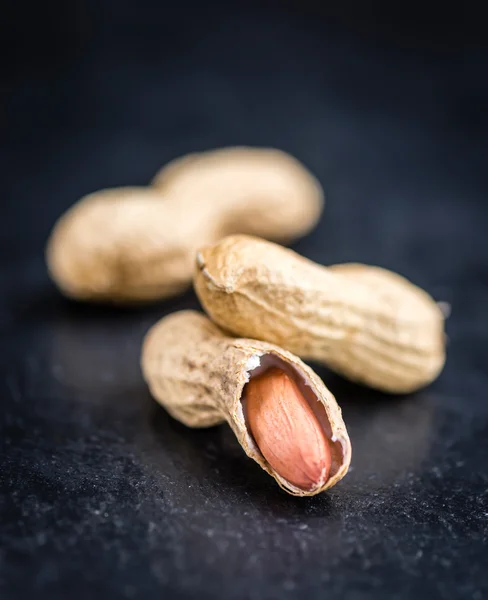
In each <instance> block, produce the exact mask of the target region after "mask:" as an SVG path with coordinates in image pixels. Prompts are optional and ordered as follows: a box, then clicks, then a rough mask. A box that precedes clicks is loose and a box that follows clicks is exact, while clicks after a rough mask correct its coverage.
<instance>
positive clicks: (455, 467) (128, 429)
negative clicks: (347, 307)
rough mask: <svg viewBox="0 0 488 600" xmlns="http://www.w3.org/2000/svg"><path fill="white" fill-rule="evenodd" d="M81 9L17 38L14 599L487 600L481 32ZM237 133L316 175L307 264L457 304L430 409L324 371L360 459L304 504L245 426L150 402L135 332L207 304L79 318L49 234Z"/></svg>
mask: <svg viewBox="0 0 488 600" xmlns="http://www.w3.org/2000/svg"><path fill="white" fill-rule="evenodd" d="M68 4H69V3H68ZM68 4H66V3H64V4H61V3H59V2H57V3H54V4H53V5H51V6H50V7H49V8H48V9H46V10H47V11H48V14H47V16H46V15H45V14H44V13H43V15H44V16H43V20H42V21H41V25H42V27H44V29H42V27H41V29H39V28H38V27H36V24H37V23H36V17H39V18H41V16H42V15H41V14H40V10H39V9H38V10H37V11H34V14H33V15H31V19H30V20H29V19H27V20H24V19H23V18H22V17H23V13H22V9H21V8H16V9H15V10H14V12H11V13H10V21H9V20H8V18H7V21H5V20H4V21H3V26H4V32H3V33H5V34H6V38H5V36H3V39H4V40H5V39H6V40H7V45H9V51H10V57H11V60H10V61H9V62H8V64H7V66H8V68H7V69H6V70H4V71H3V79H2V97H3V100H4V110H3V111H2V114H3V117H2V135H1V136H0V152H1V157H2V160H1V162H2V165H3V166H2V173H3V174H2V216H1V220H0V233H1V241H0V249H1V250H2V252H1V254H0V256H1V258H0V282H1V289H2V294H1V299H0V327H1V330H2V335H1V350H0V370H1V381H0V390H1V391H0V399H1V403H2V410H1V421H0V422H1V434H0V443H1V445H2V449H1V463H2V464H1V468H0V483H1V488H0V490H1V498H0V500H1V502H0V511H1V512H0V518H1V527H0V585H1V594H2V598H4V599H5V600H17V599H23V598H34V597H35V598H38V599H41V600H44V599H46V600H47V599H49V600H55V599H60V598H68V597H69V598H74V599H77V598H106V599H107V598H108V599H112V598H114V599H115V598H145V599H148V600H149V599H152V598H161V597H174V598H199V599H206V598H219V599H220V598H222V599H224V598H225V599H234V598H235V599H240V598H253V599H261V598H263V599H264V598H266V599H268V598H271V599H272V598H284V599H287V598H295V597H301V598H304V597H307V598H313V599H315V598H317V599H319V598H320V599H321V598H330V599H343V598H348V599H349V598H350V599H356V598H366V599H369V598H371V599H373V598H374V599H378V600H381V599H388V600H389V599H391V598H394V597H395V598H401V599H404V598H405V599H406V598H412V597H415V598H449V599H450V598H470V599H472V600H481V599H482V598H485V597H486V596H487V595H488V580H487V574H486V565H487V564H488V551H487V537H488V535H487V524H488V452H487V446H488V441H487V440H488V401H487V395H488V374H487V365H488V360H487V359H488V345H487V343H486V338H487V334H488V319H487V318H486V310H487V308H486V307H487V306H488V260H487V259H488V241H487V238H486V226H487V217H488V208H487V206H486V203H485V201H486V195H487V191H488V186H487V171H486V158H487V156H488V142H487V119H486V106H487V101H488V94H487V91H486V87H485V82H486V77H483V70H482V68H483V65H486V61H487V56H488V55H487V52H486V48H484V47H483V46H482V45H481V42H480V38H479V36H477V35H476V31H477V27H476V23H475V24H474V25H473V29H472V31H471V33H472V35H471V33H470V32H468V34H466V35H464V36H463V35H461V36H460V35H458V31H457V29H456V28H454V29H452V28H451V29H449V28H448V29H446V28H441V29H442V31H441V32H440V33H439V36H438V37H435V35H433V34H432V35H431V33H432V32H431V25H432V24H433V23H434V22H435V18H433V19H432V23H431V22H430V21H427V22H424V23H423V26H422V27H420V26H419V27H416V25H415V19H414V18H412V16H411V15H410V18H409V19H407V25H405V23H404V22H403V21H402V20H401V19H398V18H397V19H396V20H395V22H394V25H393V26H391V27H390V26H387V25H383V26H378V25H377V20H376V18H375V15H374V14H369V13H368V14H367V15H366V16H367V17H368V18H367V19H365V20H364V22H363V21H362V20H361V19H360V18H358V20H356V21H354V20H351V19H350V18H348V16H347V14H346V13H347V11H346V10H344V11H343V12H341V11H338V12H337V13H336V14H333V15H332V17H333V18H331V19H330V20H329V19H328V15H327V14H325V13H323V12H322V11H321V10H319V9H318V8H316V7H314V6H313V5H310V4H307V3H306V4H304V5H301V6H302V7H301V8H299V7H297V6H294V5H293V3H290V2H285V3H284V4H283V5H282V6H281V9H280V12H273V11H272V10H271V9H267V8H261V9H258V8H256V7H254V8H252V9H248V10H246V11H244V10H237V9H235V10H236V12H234V13H232V12H231V9H225V7H220V9H219V11H213V12H212V11H210V9H208V8H205V10H204V9H203V8H201V9H199V12H198V13H197V14H196V16H195V17H194V19H193V20H190V15H191V11H190V9H189V8H188V7H186V6H183V7H182V8H181V10H180V12H178V10H179V9H177V8H173V12H171V13H165V12H164V9H163V8H161V6H160V7H159V8H158V5H157V3H150V2H148V1H146V2H140V3H138V4H137V7H136V5H135V4H134V5H132V4H131V3H127V2H120V3H116V5H113V4H111V3H110V2H100V3H97V4H95V3H86V5H85V4H84V3H80V2H73V4H72V5H71V4H69V6H68ZM32 6H34V4H32ZM115 6H116V7H117V8H114V7H115ZM136 8H137V10H136ZM366 12H367V11H366ZM360 16H363V17H364V16H365V14H364V11H362V12H361V14H360ZM380 16H381V15H380ZM166 17H168V18H166ZM380 20H381V19H380ZM474 21H476V19H474ZM453 23H455V19H454V21H453ZM25 28H27V29H25ZM473 32H474V33H473ZM227 144H256V145H259V144H262V145H272V146H277V147H280V148H283V149H285V150H287V151H290V152H292V153H293V154H295V155H296V156H297V157H299V158H300V159H301V160H303V161H304V162H305V163H306V164H307V165H308V166H309V167H310V168H311V169H312V170H313V171H314V172H315V173H316V174H317V176H318V177H319V178H320V180H321V181H322V183H323V185H324V187H325V189H326V192H327V206H326V210H325V213H324V217H323V218H322V220H321V223H320V225H319V227H318V228H317V229H316V230H315V231H314V232H313V233H312V234H311V235H310V236H308V237H307V238H306V239H303V240H302V241H300V242H298V243H297V244H296V246H295V247H296V249H297V250H298V251H299V252H301V253H303V254H305V255H306V256H309V257H310V258H312V259H314V260H316V261H318V262H321V263H324V264H326V263H331V262H335V261H348V260H359V261H362V262H370V263H376V264H379V265H382V266H385V267H388V268H392V269H395V270H397V271H399V272H401V273H402V274H404V275H406V276H408V277H410V278H411V279H413V280H414V281H415V282H416V283H418V284H420V285H422V286H424V287H425V288H426V289H427V290H429V291H430V292H431V293H432V294H433V295H434V296H435V297H436V298H437V299H439V300H443V301H446V302H449V303H450V304H452V317H451V318H450V319H449V322H448V326H447V329H448V334H449V339H450V344H449V358H448V363H447V367H446V369H445V371H444V373H443V374H442V376H441V378H440V379H439V380H438V381H437V382H436V383H435V384H434V385H432V386H431V387H430V388H429V389H427V390H425V391H423V392H421V393H418V394H414V395H412V396H409V397H405V398H401V399H398V398H391V397H388V396H384V395H381V394H378V393H375V392H372V391H367V390H364V389H362V388H360V387H357V386H354V385H352V384H348V383H346V382H344V381H342V380H341V379H339V378H338V377H336V376H334V375H332V374H330V373H328V372H327V371H325V370H324V369H318V371H319V373H320V374H321V375H322V376H323V378H324V380H325V381H326V383H327V384H328V385H329V386H330V388H331V389H332V390H333V392H334V393H335V394H336V396H337V397H338V399H339V400H340V402H341V404H342V406H343V411H344V416H345V420H346V422H347V425H348V427H349V430H350V434H351V438H352V443H353V463H352V468H351V471H350V474H349V475H348V476H347V478H346V479H345V480H344V481H343V482H342V483H341V484H340V485H338V486H337V487H335V488H334V489H333V490H331V491H330V493H326V494H323V495H321V496H319V497H315V498H311V499H296V498H292V497H288V496H287V495H286V494H285V493H283V492H281V491H280V490H279V488H278V487H277V486H276V485H275V483H274V482H273V480H271V479H270V478H269V477H268V476H267V475H266V474H265V473H264V472H262V471H261V470H260V469H259V467H257V465H255V464H254V463H253V462H251V461H249V460H248V459H247V458H246V457H245V456H244V453H243V452H242V451H241V449H240V447H239V446H238V445H237V443H236V442H235V440H234V439H233V435H232V433H231V432H230V430H228V428H226V427H219V428H214V429H211V430H205V431H203V430H202V431H191V430H189V429H186V428H185V427H184V426H182V425H180V424H179V423H177V422H175V421H174V420H172V419H171V418H170V417H168V415H167V414H166V413H165V412H164V410H163V409H162V408H159V407H158V405H156V403H155V402H154V401H152V400H151V398H150V396H149V394H148V392H147V390H146V388H145V386H144V384H143V382H142V379H141V375H140V371H139V367H138V358H139V348H140V343H141V339H142V337H143V335H144V333H145V331H146V330H147V329H148V328H149V326H150V325H151V324H152V323H153V322H155V321H156V320H157V319H158V318H159V317H160V316H162V315H164V314H166V313H168V312H170V311H172V310H176V309H180V308H188V307H196V306H197V303H196V299H195V297H194V295H193V294H192V293H188V294H187V295H185V296H183V297H182V298H179V299H175V300H171V301H168V302H166V303H161V304H159V305H157V306H154V307H150V308H145V309H141V310H135V311H130V310H125V311H123V310H115V309H114V310H110V309H104V308H94V307H85V306H80V305H77V304H74V303H69V302H67V301H65V300H63V299H61V298H60V296H59V294H58V293H57V291H56V290H55V289H54V287H53V286H52V285H51V284H50V282H49V280H48V278H47V275H46V272H45V267H44V263H43V257H42V249H43V245H44V242H45V239H46V236H47V234H48V232H49V228H50V227H51V225H52V223H53V222H54V220H55V219H56V218H57V217H58V216H59V214H61V212H63V211H64V210H65V209H66V208H67V207H68V206H69V205H70V204H72V203H73V202H74V201H75V200H76V199H77V198H78V197H80V196H81V195H83V194H85V193H87V192H90V191H92V190H94V189H96V188H99V187H106V186H112V185H120V184H130V183H134V184H138V183H145V182H146V181H148V180H149V178H150V177H151V176H152V175H153V174H154V172H155V171H156V169H157V168H158V167H159V166H160V165H161V164H163V163H164V162H165V161H167V160H168V159H170V158H172V157H174V156H177V155H179V154H182V153H184V152H187V151H191V150H198V149H205V148H209V147H213V146H219V145H227Z"/></svg>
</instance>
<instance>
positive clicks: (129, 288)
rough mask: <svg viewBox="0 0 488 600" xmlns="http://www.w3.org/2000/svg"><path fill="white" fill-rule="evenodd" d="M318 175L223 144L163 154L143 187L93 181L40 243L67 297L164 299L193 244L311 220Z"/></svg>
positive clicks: (273, 231) (265, 153)
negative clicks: (167, 159)
mask: <svg viewBox="0 0 488 600" xmlns="http://www.w3.org/2000/svg"><path fill="white" fill-rule="evenodd" d="M322 204H323V194H322V189H321V187H320V184H319V183H318V182H317V180H316V179H315V178H314V177H313V176H312V175H311V174H310V172H309V171H307V170H306V169H305V167H304V166H302V165H301V164H300V163H299V162H298V161H297V160H295V159H294V158H293V157H291V156H290V155H288V154H285V153H284V152H280V151H278V150H272V149H258V148H226V149H225V148H224V149H221V150H216V151H213V152H206V153H201V154H191V155H189V156H186V157H183V158H180V159H177V160H175V161H173V162H171V163H169V164H168V165H167V166H166V167H165V168H163V169H162V170H161V171H160V172H159V173H158V174H157V176H156V178H155V180H154V185H153V187H150V188H144V187H139V188H116V189H112V190H101V191H99V192H95V193H93V194H89V195H88V196H85V197H83V198H82V199H81V200H79V201H78V202H77V203H76V204H75V205H74V206H73V207H72V208H70V209H69V210H68V211H67V212H66V213H65V214H64V215H63V216H62V217H61V218H60V219H59V220H58V222H57V223H56V225H55V227H54V229H53V231H52V233H51V236H50V238H49V241H48V244H47V249H46V261H47V265H48V269H49V272H50V275H51V277H52V279H53V281H54V282H55V283H56V284H57V285H58V287H59V288H60V289H61V290H62V291H63V292H64V293H65V294H66V295H67V296H70V297H72V298H76V299H81V300H98V301H113V302H136V301H149V300H156V299H161V298H166V297H169V296H172V295H174V294H177V293H180V292H182V291H184V290H185V289H186V288H187V287H188V286H189V285H190V282H191V277H192V271H193V261H194V255H195V251H196V249H197V248H198V247H199V246H201V245H205V244H210V243H213V242H215V241H216V240H218V239H219V238H221V237H223V236H225V235H229V234H231V233H238V232H244V233H252V234H254V235H257V236H261V237H265V238H270V239H273V240H279V241H282V242H289V241H291V240H293V239H295V238H297V237H299V236H301V235H304V234H305V233H307V232H308V231H309V230H310V229H311V228H312V227H313V226H314V225H315V223H316V222H317V219H318V218H319V216H320V212H321V209H322Z"/></svg>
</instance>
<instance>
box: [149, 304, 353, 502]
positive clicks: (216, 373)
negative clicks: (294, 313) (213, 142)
mask: <svg viewBox="0 0 488 600" xmlns="http://www.w3.org/2000/svg"><path fill="white" fill-rule="evenodd" d="M141 366H142V372H143V375H144V378H145V380H146V382H147V384H148V385H149V388H150V391H151V393H152V395H153V396H154V398H155V399H156V400H157V402H159V403H160V404H161V405H162V406H164V408H165V409H166V410H167V411H168V412H169V413H170V414H171V415H172V416H173V417H174V418H175V419H177V420H179V421H181V422H182V423H184V424H185V425H187V426H189V427H210V426H213V425H218V424H220V423H223V422H225V421H226V422H227V423H228V424H229V425H230V427H231V428H232V430H233V431H234V433H235V435H236V438H237V440H238V441H239V443H240V445H241V446H242V448H243V449H244V451H245V452H246V454H247V455H248V456H249V457H250V458H252V459H253V460H255V461H256V462H257V463H258V464H259V465H260V466H261V467H262V468H263V469H264V470H265V471H266V472H267V473H269V474H270V475H271V476H272V477H274V479H275V480H276V481H277V482H278V484H279V485H280V486H281V487H282V488H283V489H284V490H285V491H287V492H288V493H290V494H292V495H296V496H311V495H314V494H318V493H319V492H322V491H324V490H326V489H329V488H330V487H332V486H333V485H335V484H336V483H337V482H338V481H339V480H340V479H342V477H344V475H345V474H346V472H347V470H348V467H349V463H350V460H351V444H350V441H349V437H348V434H347V430H346V427H345V425H344V422H343V420H342V415H341V410H340V408H339V406H338V405H337V402H336V400H335V398H334V396H333V395H332V394H331V392H330V391H329V390H328V389H327V388H326V387H325V385H324V384H323V382H322V380H321V379H320V378H319V377H318V376H317V375H316V374H315V373H314V371H313V370H312V369H311V368H310V367H308V366H307V365H305V364H304V363H303V362H302V361H301V360H300V359H299V358H298V357H296V356H294V355H293V354H290V353H289V352H287V351H285V350H283V349H282V348H280V347H278V346H275V345H273V344H269V343H266V342H262V341H256V340H252V339H239V338H233V337H229V336H227V335H225V334H224V333H223V332H222V331H221V330H220V329H219V328H218V327H217V326H216V325H214V324H213V323H212V322H211V321H210V320H209V319H208V318H207V317H205V316H204V315H203V314H201V313H197V312H195V311H181V312H177V313H173V314H171V315H169V316H167V317H165V318H163V319H162V320H161V321H159V322H158V323H157V324H156V325H154V326H153V327H152V329H151V330H150V331H149V332H148V334H147V335H146V338H145V340H144V344H143V349H142V357H141ZM275 372H278V377H279V379H280V382H281V383H278V384H276V381H275V380H274V379H273V376H274V374H276V373H275ZM260 379H264V380H265V381H268V384H266V385H265V386H263V385H262V381H260ZM253 384H256V387H255V388H254V390H252V389H251V391H250V392H249V386H250V385H253ZM283 386H284V387H283ZM256 389H257V391H256ZM290 389H292V390H293V391H292V394H291V395H290V394H289V393H288V392H289V390H290ZM283 391H285V395H283ZM248 392H249V398H248V397H247V396H248ZM273 393H274V394H276V396H275V397H270V394H273ZM294 394H296V395H297V396H298V397H299V398H298V403H295V400H296V399H297V397H296V396H294ZM251 396H252V397H251ZM283 402H284V403H285V406H284V412H283V413H281V414H279V406H278V405H279V404H280V403H283ZM263 403H265V406H264V407H262V406H261V405H262V404H263ZM260 407H261V408H263V410H262V411H261V412H260ZM249 412H252V415H251V418H249ZM293 415H296V419H292V420H289V417H290V416H293ZM256 424H257V425H256ZM304 432H312V434H313V437H312V439H310V438H309V437H305V436H304V435H303V433H304ZM263 436H264V438H265V440H264V441H263ZM260 448H262V449H265V453H266V455H267V456H268V459H267V458H266V457H265V455H264V454H263V452H262V451H261V449H260ZM269 452H271V453H272V454H273V457H272V458H271V459H270V454H269ZM290 457H292V458H293V460H292V459H290ZM304 461H306V464H307V465H311V467H310V468H311V469H312V475H310V470H308V471H307V469H305V471H306V472H305V473H302V471H301V469H300V465H301V464H304ZM273 465H274V466H273ZM317 469H318V471H317ZM315 474H317V477H314V475H315ZM288 475H289V476H291V477H295V480H294V481H291V480H290V479H287V476H288ZM310 477H312V478H313V481H311V479H310Z"/></svg>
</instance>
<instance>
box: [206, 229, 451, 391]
mask: <svg viewBox="0 0 488 600" xmlns="http://www.w3.org/2000/svg"><path fill="white" fill-rule="evenodd" d="M195 290H196V292H197V295H198V297H199V299H200V301H201V303H202V305H203V307H204V308H205V310H206V312H207V313H208V315H209V316H210V317H211V318H212V319H213V320H214V321H215V323H217V324H218V325H220V326H221V327H222V328H224V329H225V330H227V331H229V332H231V333H233V334H234V335H241V336H248V337H253V338H256V339H261V340H266V341H269V342H272V343H275V344H279V345H280V346H282V347H283V348H286V349H287V350H289V351H290V352H294V353H295V354H298V355H299V356H302V357H304V358H308V359H313V360H317V361H320V362H322V363H325V364H326V365H327V366H329V367H330V368H331V369H333V370H335V371H337V372H338V373H340V374H342V375H344V376H345V377H348V378H349V379H351V380H353V381H357V382H360V383H364V384H367V385H369V386H371V387H374V388H377V389H380V390H384V391H387V392H393V393H406V392H411V391H414V390H416V389H418V388H421V387H422V386H425V385H427V384H428V383H430V382H431V381H432V380H433V379H435V378H436V377H437V375H438V374H439V372H440V371H441V369H442V367H443V365H444V360H445V341H444V317H443V315H442V312H441V310H440V308H439V307H438V306H437V304H436V303H435V302H434V300H433V299H432V298H431V297H430V296H429V295H428V294H427V293H426V292H424V291H423V290H421V289H420V288H418V287H416V286H415V285H413V284H412V283H410V282H409V281H407V280H406V279H404V278H403V277H401V276H400V275H397V274H396V273H392V272H390V271H387V270H386V269H381V268H379V267H371V266H366V265H361V264H346V265H335V266H332V267H323V266H320V265H318V264H316V263H314V262H312V261H310V260H308V259H306V258H303V257H301V256H299V255H298V254H296V253H295V252H292V251H291V250H288V249H286V248H283V247H281V246H278V245H276V244H272V243H269V242H265V241H264V240H258V239H256V238H252V237H250V236H244V235H241V236H239V235H236V236H230V237H227V238H225V239H223V240H221V241H220V242H218V243H216V244H215V245H213V246H208V247H205V248H202V249H201V250H200V251H199V252H198V254H197V266H196V274H195Z"/></svg>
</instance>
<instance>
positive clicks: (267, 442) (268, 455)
mask: <svg viewBox="0 0 488 600" xmlns="http://www.w3.org/2000/svg"><path fill="white" fill-rule="evenodd" d="M245 403H246V417H247V422H248V424H249V429H250V431H251V433H252V435H253V437H254V440H255V442H256V444H257V446H258V448H259V450H260V451H261V453H262V455H263V456H264V458H265V459H266V460H267V461H268V463H269V464H270V465H271V466H272V467H273V469H275V470H276V471H278V472H279V473H281V476H282V477H284V478H285V479H286V480H287V481H289V482H290V483H292V484H293V485H294V486H296V487H297V488H300V489H302V490H312V489H314V488H316V487H321V486H322V485H323V484H324V483H325V481H327V478H328V477H329V470H330V461H331V458H330V449H329V444H328V442H327V439H326V437H325V435H324V432H323V430H322V428H321V427H320V423H319V422H318V420H317V418H316V417H315V415H314V414H313V411H312V409H311V408H310V406H309V404H308V403H307V401H306V400H305V398H304V397H303V395H302V394H301V392H300V390H299V389H298V386H297V385H296V383H295V382H294V381H293V380H292V379H291V378H290V377H288V375H287V374H286V373H285V372H284V371H282V370H281V369H278V368H277V367H273V368H272V369H269V370H268V371H265V372H264V373H262V374H261V375H259V376H257V377H253V378H252V379H251V380H250V381H249V383H248V384H247V385H246V387H245Z"/></svg>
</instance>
